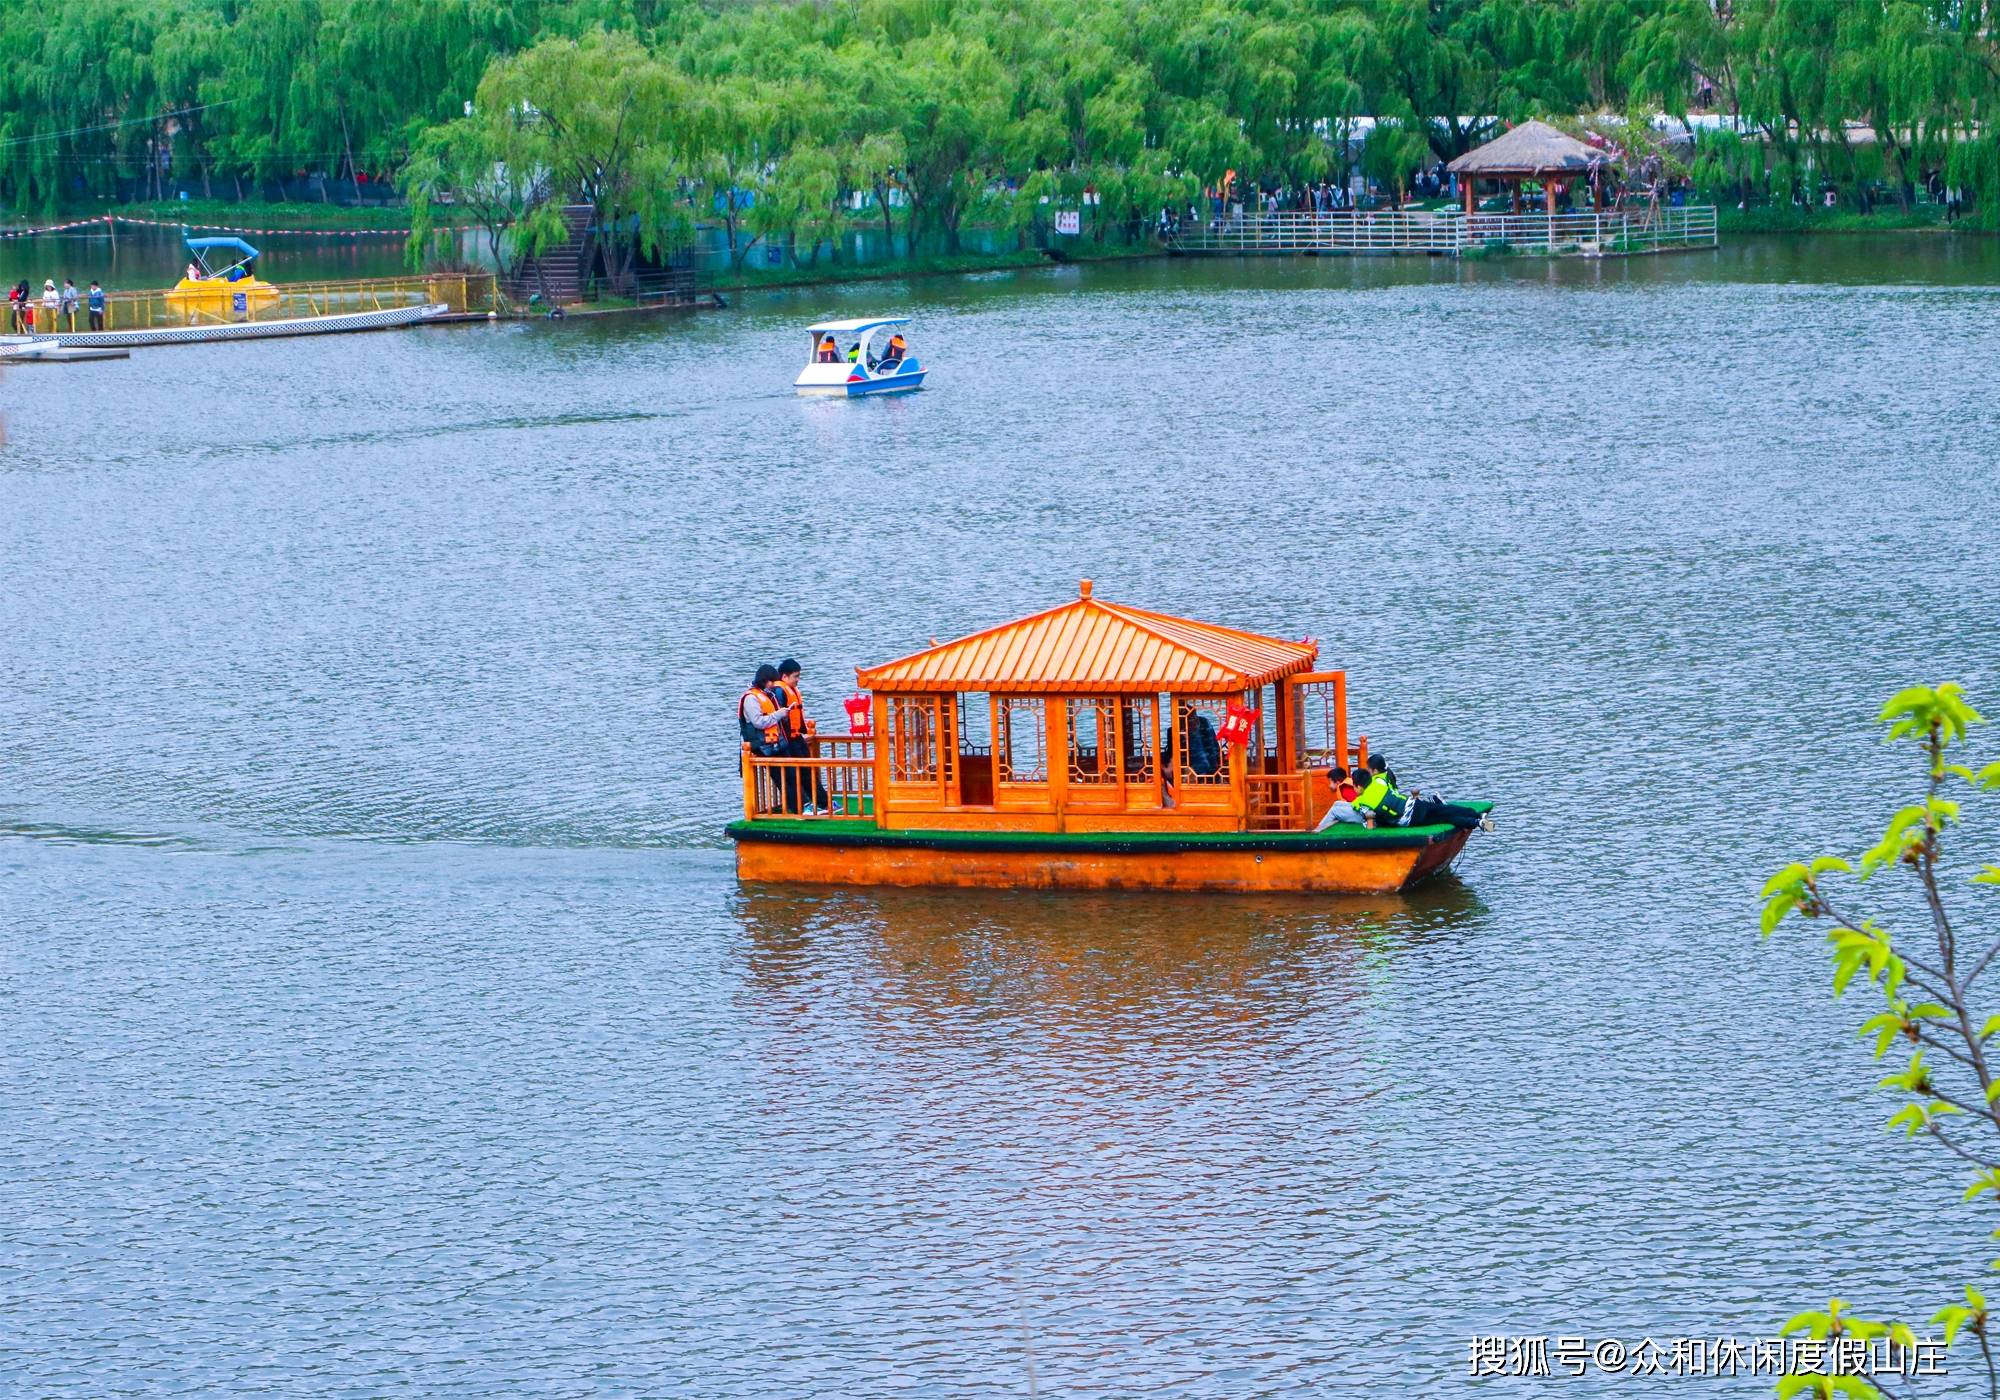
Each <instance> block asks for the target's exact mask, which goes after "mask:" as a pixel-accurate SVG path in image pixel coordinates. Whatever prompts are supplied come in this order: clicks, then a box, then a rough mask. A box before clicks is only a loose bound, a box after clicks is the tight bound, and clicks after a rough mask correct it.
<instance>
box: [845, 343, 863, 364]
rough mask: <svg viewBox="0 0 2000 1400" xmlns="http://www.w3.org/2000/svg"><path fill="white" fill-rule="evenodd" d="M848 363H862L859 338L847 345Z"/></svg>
mask: <svg viewBox="0 0 2000 1400" xmlns="http://www.w3.org/2000/svg"><path fill="white" fill-rule="evenodd" d="M847 363H849V364H850V365H858V364H860V363H861V342H860V341H858V340H857V341H855V342H854V343H853V344H852V345H850V346H848V347H847Z"/></svg>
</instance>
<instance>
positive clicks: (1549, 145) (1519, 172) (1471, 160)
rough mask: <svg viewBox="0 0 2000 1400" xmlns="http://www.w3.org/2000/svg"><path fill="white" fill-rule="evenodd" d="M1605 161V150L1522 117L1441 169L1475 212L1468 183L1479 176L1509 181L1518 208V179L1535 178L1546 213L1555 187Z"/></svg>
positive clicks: (1594, 169) (1598, 167)
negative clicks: (1454, 181)
mask: <svg viewBox="0 0 2000 1400" xmlns="http://www.w3.org/2000/svg"><path fill="white" fill-rule="evenodd" d="M1610 164H1611V152H1609V151H1601V150H1599V149H1598V148H1597V147H1595V146H1587V145H1585V144H1584V143H1583V142H1581V141H1579V140H1577V139H1576V138H1575V137H1574V136H1566V135H1564V134H1563V133H1562V132H1560V131H1557V130H1556V129H1555V128H1554V127H1552V126H1550V125H1549V124H1548V123H1547V122H1522V123H1521V124H1520V125H1519V126H1517V127H1515V128H1514V129H1513V130H1511V131H1508V132H1505V133H1503V134H1501V135H1500V136H1498V137H1495V138H1494V139H1493V140H1491V141H1488V142H1487V143H1486V144H1485V145H1483V146H1481V147H1479V149H1477V150H1474V151H1467V152H1466V153H1465V154H1464V155H1462V156H1460V157H1459V158H1458V159H1457V160H1455V161H1453V162H1452V163H1451V164H1450V165H1449V166H1447V167H1446V168H1447V169H1448V170H1450V171H1451V173H1452V174H1454V175H1456V176H1458V181H1459V186H1460V188H1462V189H1463V190H1464V191H1465V212H1466V213H1468V214H1470V213H1473V212H1474V211H1475V208H1476V202H1475V199H1474V196H1473V192H1472V191H1473V187H1474V185H1476V184H1477V183H1478V182H1479V181H1481V180H1498V181H1500V182H1501V183H1502V184H1506V185H1511V186H1512V187H1513V192H1514V209H1515V212H1516V213H1518V212H1520V208H1521V182H1522V181H1524V180H1539V181H1540V182H1541V185H1542V192H1543V194H1544V196H1545V197H1546V201H1547V207H1548V212H1549V213H1550V214H1551V215H1553V214H1554V213H1555V212H1556V192H1557V191H1558V190H1560V189H1562V188H1563V187H1564V186H1566V185H1568V184H1569V182H1570V181H1571V180H1579V179H1582V180H1587V179H1589V178H1590V177H1591V176H1592V175H1593V174H1595V173H1596V172H1598V171H1600V170H1604V169H1607V168H1608V167H1609V166H1610Z"/></svg>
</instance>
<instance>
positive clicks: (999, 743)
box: [993, 695, 1049, 783]
mask: <svg viewBox="0 0 2000 1400" xmlns="http://www.w3.org/2000/svg"><path fill="white" fill-rule="evenodd" d="M993 737H994V746H995V748H996V749H997V750H998V751H999V752H998V758H999V763H1000V781H1001V782H1003V783H1046V782H1047V781H1048V780H1049V742H1048V713H1047V710H1046V708H1045V702H1043V701H1042V700H1040V699H1038V698H1036V697H1034V696H1024V695H1009V696H1007V697H1005V698H1004V699H1002V700H1001V701H1000V732H999V733H998V734H996V735H994V736H993Z"/></svg>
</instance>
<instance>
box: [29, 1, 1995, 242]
mask: <svg viewBox="0 0 2000 1400" xmlns="http://www.w3.org/2000/svg"><path fill="white" fill-rule="evenodd" d="M1993 3H1994V0H1953V2H1952V3H1950V4H1941V3H1932V2H1931V0H1838V3H1835V2H1834V0H1734V3H1731V4H1727V5H1718V4H1714V3H1712V0H1563V3H1553V2H1552V0H822V3H816V4H813V5H790V4H778V3H762V4H754V3H753V4H736V5H727V6H723V5H712V6H700V5H696V4H693V3H688V0H678V2H677V3H670V0H262V2H261V3H259V4H255V5H248V4H243V3H240V0H69V2H68V3H66V4H64V5H63V6H61V7H59V9H58V11H56V12H50V11H48V10H47V9H46V7H44V8H41V9H38V8H36V7H33V6H24V5H16V6H8V7H4V8H0V54H4V56H5V58H6V60H7V61H6V62H5V63H4V64H0V204H5V205H7V206H9V207H11V208H13V209H15V210H28V211H51V210H53V209H54V208H56V206H58V205H72V206H74V205H84V204H89V203H91V202H93V201H101V200H103V199H105V198H108V197H113V196H122V197H126V198H131V197H134V196H138V197H143V198H171V197H172V196H173V195H175V194H177V193H179V192H180V191H181V190H186V191H188V192H189V193H190V194H196V195H199V196H201V197H204V198H223V199H231V198H233V199H236V200H242V199H244V198H251V197H255V196H257V195H258V194H259V193H260V192H262V191H263V190H266V189H268V188H269V186H268V183H267V182H269V181H272V180H275V179H283V178H289V177H293V176H296V175H299V174H304V173H312V172H321V173H326V174H329V175H332V176H335V177H339V178H351V177H353V176H356V175H360V174H367V175H370V176H371V177H373V178H377V179H381V178H385V177H388V178H396V177H400V178H401V179H402V182H403V183H404V185H405V186H406V187H407V188H413V189H414V188H416V187H419V186H420V187H423V188H424V189H426V190H427V191H428V197H429V198H430V200H431V202H432V203H433V204H436V205H439V206H440V207H441V206H442V203H443V202H444V201H445V200H446V199H448V198H456V196H457V195H458V193H459V191H458V188H457V186H458V184H459V183H465V182H477V180H478V179H480V178H482V177H481V176H480V175H479V172H478V168H477V167H476V166H475V165H473V164H472V163H471V162H472V160H473V159H474V157H475V155H476V154H477V153H478V152H479V150H480V148H481V147H482V146H485V145H490V144H491V143H492V141H493V140H494V139H495V138H497V137H500V136H503V135H509V136H512V137H514V138H517V143H518V144H534V141H533V139H532V138H533V136H534V133H532V132H528V131H514V132H511V133H509V132H506V131H504V130H503V129H501V128H500V127H499V126H496V125H493V124H491V123H482V124H481V127H480V129H479V130H478V131H477V132H473V133H467V132H464V131H459V132H455V133H453V134H450V135H445V136H440V135H439V134H438V131H439V129H440V128H442V127H449V126H452V125H454V124H456V123H457V122H459V121H462V120H465V117H464V104H465V103H466V102H468V101H474V100H477V101H478V104H479V106H480V107H482V108H483V107H484V106H485V105H486V102H485V98H484V97H483V96H482V94H483V93H485V92H487V91H488V88H487V85H488V84H492V83H495V82H498V83H501V84H502V85H503V86H511V87H512V88H513V89H514V90H516V91H525V90H526V89H527V88H532V87H535V86H537V85H540V84H548V85H551V94H550V96H551V100H550V102H549V103H547V104H534V105H536V106H538V107H539V108H540V109H541V110H548V111H552V110H554V106H555V104H556V102H557V100H558V98H559V97H560V95H561V94H562V93H564V91H565V90H566V89H565V83H566V82H567V83H569V84H570V87H569V88H568V89H567V90H568V93H569V96H570V98H572V99H574V98H575V97H576V96H577V94H576V92H575V90H574V85H575V84H576V83H580V82H581V81H582V78H581V77H580V76H579V75H580V74H582V73H583V72H586V71H587V72H590V73H592V74H594V75H595V77H594V78H593V81H595V80H599V79H602V80H608V81H612V82H613V83H614V86H615V85H616V84H617V83H621V82H628V81H629V87H628V88H626V89H624V91H625V94H626V96H629V97H631V98H633V99H634V101H633V105H632V108H631V110H632V112H633V114H634V115H635V116H636V115H637V114H638V113H639V112H640V111H641V110H642V109H647V108H649V107H650V108H651V109H652V112H651V117H652V119H657V120H658V121H660V122H663V123H664V124H665V129H662V130H654V131H647V132H644V133H641V134H638V135H633V134H632V133H630V132H627V133H624V134H623V135H624V136H625V137H630V139H631V141H632V142H633V144H632V145H631V146H629V147H628V149H627V151H626V156H627V158H628V164H627V166H626V167H625V173H626V174H627V176H628V177H629V180H630V184H629V187H628V188H627V189H625V190H623V191H621V192H614V193H613V194H611V195H609V196H607V197H606V198H607V202H608V205H615V206H621V207H624V208H625V209H626V211H627V213H628V215H631V216H636V217H637V218H638V219H639V220H640V222H641V224H642V225H646V226H648V227H650V228H651V229H652V230H653V232H654V234H659V233H664V231H665V230H666V226H667V224H668V223H670V222H671V220H670V219H668V218H667V217H666V216H665V215H663V214H661V213H660V212H659V211H658V210H656V209H655V210H649V209H647V208H645V207H643V206H645V205H646V204H648V203H649V202H652V203H657V202H658V201H659V200H661V199H663V198H666V197H667V196H668V195H672V196H676V197H679V198H680V199H681V201H682V204H683V207H684V208H686V209H688V210H693V209H696V208H699V209H700V210H701V212H702V215H703V217H707V216H708V215H709V214H710V213H711V212H713V210H712V208H711V206H710V204H709V201H710V200H712V199H713V197H714V196H716V195H718V194H720V195H722V196H724V203H725V206H726V207H725V208H724V209H723V210H722V211H721V212H722V214H723V215H724V216H725V220H726V221H727V222H729V223H730V225H731V233H732V236H734V235H736V234H738V233H740V234H741V235H742V236H743V238H744V239H746V240H749V241H752V242H754V241H755V240H759V239H769V240H778V239H783V240H785V241H786V242H787V244H788V246H796V247H798V248H802V249H806V250H807V253H806V255H807V256H809V257H810V256H815V255H816V254H815V252H814V251H813V250H816V249H817V248H818V247H819V246H820V244H821V242H822V241H823V239H822V238H820V237H819V236H818V235H823V234H825V233H827V232H828V225H827V222H826V221H827V220H828V219H829V218H830V217H831V216H832V206H833V202H834V201H833V199H827V200H822V198H821V196H822V195H824V194H825V188H824V185H825V179H824V177H825V173H826V169H827V167H828V165H829V164H830V165H831V168H832V169H833V171H834V172H835V180H836V185H837V189H836V193H835V197H834V198H836V199H837V198H838V196H839V195H840V194H844V193H845V192H847V191H849V190H855V191H864V192H867V193H870V194H873V195H874V196H875V197H876V198H875V217H879V218H881V219H882V220H883V222H884V227H885V229H888V230H890V231H898V230H896V229H895V221H896V218H897V217H898V216H900V218H901V219H902V221H903V226H902V228H901V229H900V230H899V231H900V232H902V233H904V234H911V235H919V236H925V237H928V238H930V239H932V240H934V241H936V242H939V243H941V244H942V245H943V246H944V247H946V248H947V249H949V248H951V247H954V246H955V245H956V243H957V240H958V235H959V230H960V228H961V227H963V225H964V222H965V220H966V219H967V218H968V217H975V216H976V217H979V218H982V219H985V218H991V219H992V220H993V221H995V222H997V223H999V224H1001V225H1002V226H1007V227H1015V228H1025V227H1026V226H1027V225H1028V224H1029V223H1031V222H1033V221H1034V220H1035V219H1036V218H1038V217H1039V213H1038V212H1037V211H1039V210H1040V209H1041V208H1042V206H1041V204H1040V201H1041V199H1042V198H1043V197H1044V196H1047V197H1048V199H1049V200H1050V203H1051V205H1055V204H1062V205H1065V206H1068V207H1075V206H1076V205H1077V204H1079V203H1080V204H1082V206H1083V207H1084V208H1086V209H1088V210H1089V211H1090V212H1091V217H1092V218H1093V219H1095V220H1096V221H1098V229H1097V230H1096V231H1097V232H1102V230H1103V228H1104V227H1105V226H1118V225H1123V224H1128V223H1131V222H1133V221H1135V220H1139V219H1143V218H1147V217H1150V216H1152V215H1154V214H1156V213H1157V212H1158V209H1159V207H1160V206H1161V205H1162V204H1173V203H1178V202H1180V201H1182V200H1184V199H1185V198H1187V197H1188V196H1190V195H1191V194H1192V193H1193V192H1195V191H1197V190H1199V189H1200V188H1201V187H1202V186H1204V185H1209V184H1214V183H1217V182H1219V181H1220V180H1221V179H1222V178H1223V177H1224V175H1225V174H1226V173H1227V172H1231V171H1233V172H1235V173H1236V176H1237V178H1238V180H1239V181H1240V182H1241V183H1242V184H1243V185H1246V186H1251V187H1256V188H1263V189H1270V188H1274V187H1277V186H1280V185H1291V186H1297V185H1300V184H1302V183H1306V182H1311V181H1317V180H1319V179H1324V178H1336V179H1338V178H1342V177H1344V176H1345V175H1347V174H1348V173H1349V172H1348V170H1347V164H1348V162H1349V160H1350V147H1349V144H1348V140H1347V138H1348V137H1349V136H1350V135H1352V134H1353V133H1355V132H1357V131H1358V130H1360V123H1361V122H1362V119H1364V118H1374V119H1376V120H1377V123H1378V124H1376V125H1375V126H1373V128H1372V130H1371V133H1370V135H1369V137H1368V140H1367V141H1366V143H1365V146H1364V147H1363V152H1362V156H1361V159H1362V162H1363V164H1364V165H1365V167H1366V168H1367V170H1368V171H1369V172H1370V173H1371V174H1373V175H1374V176H1375V178H1377V179H1378V180H1380V181H1381V182H1382V183H1383V184H1384V185H1385V186H1394V185H1396V184H1398V183H1399V182H1402V181H1404V180H1406V179H1407V177H1408V175H1409V173H1410V171H1411V169H1412V168H1414V167H1415V166H1417V165H1419V164H1425V163H1428V162H1429V161H1430V160H1432V159H1435V158H1449V157H1451V156H1455V155H1458V154H1460V153H1462V152H1463V151H1465V150H1466V149H1468V148H1469V147H1470V146H1471V145H1473V144H1475V143H1476V142H1477V141H1479V140H1482V139H1484V138H1485V137H1486V136H1487V135H1489V134H1491V131H1492V129H1493V127H1494V124H1495V123H1496V122H1500V121H1514V120H1518V119H1521V118H1524V117H1528V116H1544V117H1552V118H1574V117H1576V116H1578V115H1579V114H1586V115H1589V116H1592V117H1595V116H1597V115H1600V114H1617V115H1623V116H1624V117H1626V118H1627V121H1626V129H1627V131H1628V132H1629V133H1630V134H1631V136H1632V138H1633V139H1634V140H1640V139H1641V137H1642V133H1643V132H1644V131H1645V130H1646V129H1648V124H1649V123H1650V121H1651V119H1652V117H1653V115H1654V114H1656V113H1666V114H1668V115H1669V116H1670V117H1686V116H1687V115H1688V114H1689V113H1690V112H1691V111H1692V110H1693V109H1694V107H1695V106H1696V96H1697V89H1700V91H1701V92H1702V93H1703V94H1704V95H1705V94H1708V93H1710V92H1712V94H1713V98H1714V110H1716V111H1719V112H1723V113H1727V114H1730V115H1731V116H1733V117H1735V118H1736V119H1737V120H1736V122H1735V123H1733V124H1730V125H1725V126H1724V127H1723V128H1722V129H1719V130H1717V129H1704V132H1703V135H1702V137H1701V140H1700V141H1699V143H1698V144H1697V146H1696V148H1695V151H1694V158H1693V167H1694V173H1695V177H1696V179H1697V180H1698V181H1699V182H1701V183H1702V184H1703V185H1704V186H1706V187H1708V188H1710V189H1712V190H1715V191H1717V192H1718V193H1721V194H1725V195H1728V196H1732V197H1730V198H1727V199H1726V200H1725V201H1724V202H1726V203H1729V204H1735V203H1737V202H1739V201H1743V202H1746V203H1747V202H1766V201H1767V202H1769V203H1770V204H1772V205H1775V206H1777V207H1779V208H1782V209H1803V208H1806V207H1811V208H1813V209H1818V208H1819V207H1820V203H1821V200H1820V196H1821V195H1822V194H1823V192H1824V191H1825V190H1827V189H1833V190H1835V191H1837V192H1838V194H1839V196H1840V202H1841V204H1842V205H1843V207H1846V208H1849V209H1850V210H1852V211H1854V212H1859V213H1866V212H1868V211H1869V210H1871V209H1872V208H1873V207H1874V205H1875V203H1876V201H1877V200H1878V199H1881V198H1884V197H1886V198H1888V199H1890V200H1891V201H1893V202H1894V203H1895V204H1896V205H1897V206H1898V207H1899V208H1902V209H1904V210H1905V211H1907V210H1908V209H1909V208H1910V207H1912V199H1911V195H1912V191H1913V189H1914V188H1915V186H1916V184H1917V182H1918V181H1920V180H1922V179H1924V178H1925V177H1927V176H1929V175H1930V174H1931V173H1933V172H1940V171H1941V172H1943V173H1944V176H1945V178H1946V179H1948V180H1950V181H1951V182H1953V183H1954V184H1957V185H1959V186H1961V187H1963V188H1964V189H1966V190H1969V191H1970V192H1971V193H1972V195H1973V202H1974V207H1975V209H1976V211H1977V212H1976V217H1977V218H1978V219H1980V220H1983V221H2000V112H1996V111H1995V107H1996V103H2000V24H1996V22H1995V15H1994V13H1993ZM566 68H569V69H573V70H574V72H573V74H572V75H571V76H570V77H569V78H567V79H566V78H565V73H564V70H565V69H566ZM627 70H629V72H628V71H627ZM670 80H671V81H670ZM676 82H677V84H678V86H677V87H676V85H675V84H676ZM668 88H674V90H673V91H671V92H669V91H667V89H668ZM619 106H620V101H607V103H606V104H604V110H605V111H607V112H609V111H612V110H615V109H617V108H618V107H619ZM483 115H484V113H483V112H480V113H475V116H476V117H479V116H483ZM1634 117H1637V118H1640V120H1638V121H1633V120H1631V118H1634ZM599 134H600V135H601V134H604V133H601V132H600V133H599ZM795 150H796V151H798V152H800V153H801V154H800V155H799V157H798V159H797V160H796V161H794V160H792V159H791V157H792V153H793V152H794V151H795ZM413 167H414V168H413ZM544 173H549V174H552V175H555V176H557V177H558V178H569V177H576V178H580V176H579V174H578V171H577V170H575V169H570V170H568V171H567V172H565V171H564V170H561V169H553V170H551V171H549V172H543V171H541V170H521V171H520V172H519V176H518V178H519V179H520V180H522V181H526V182H528V183H532V182H534V181H535V180H537V179H538V178H540V176H541V175H542V174H544ZM682 176H686V177H687V178H688V179H689V180H690V181H698V182H699V183H700V184H701V186H702V190H701V199H700V200H699V201H697V200H695V199H694V198H693V197H692V196H693V195H694V193H695V192H694V191H693V190H692V189H691V188H689V187H688V186H686V185H683V184H682V183H681V177H682ZM662 177H672V178H665V179H663V178H662ZM651 181H659V182H660V183H659V184H658V187H657V188H658V193H655V194H649V193H647V192H646V189H645V186H646V184H647V182H651ZM1030 182H1034V185H1035V191H1036V192H1035V194H1034V196H1033V198H1032V200H1031V201H1030V204H1031V208H1030V209H1029V210H1028V211H1027V212H1026V213H1023V212H1022V211H1021V210H1020V209H1018V208H1015V207H1012V206H1009V205H1006V204H1004V203H1002V202H996V201H1004V200H1005V199H1006V198H1009V197H1013V192H1015V191H1019V190H1022V189H1024V188H1025V187H1026V186H1027V185H1028V184H1029V183H1030ZM767 184H768V185H769V187H770V192H771V196H772V198H773V200H774V201H776V203H777V204H778V205H779V206H780V207H782V208H783V209H785V210H788V211H790V212H791V213H792V214H794V215H796V219H795V220H794V221H793V222H792V223H790V224H788V225H785V226H783V227H779V226H778V224H779V223H780V222H782V221H780V220H777V219H776V218H775V216H760V217H759V218H758V219H756V220H751V219H750V218H749V217H748V215H749V211H750V210H751V209H753V208H755V207H756V206H757V202H758V201H757V193H758V192H759V191H761V190H763V189H765V188H766V186H767ZM892 189H894V190H895V191H896V192H897V193H896V203H895V207H894V208H893V209H892V207H891V200H890V193H891V190H892ZM1085 191H1091V192H1094V193H1095V194H1096V196H1097V198H1098V202H1097V203H1094V204H1091V203H1087V202H1084V201H1082V199H1081V197H1082V195H1083V194H1084V193H1085ZM1884 191H1886V192H1887V194H1886V196H1885V195H1884V194H1883V192H1884ZM486 193H487V194H494V193H502V192H500V191H493V190H489V191H487V192H486ZM553 193H556V194H560V195H562V196H563V197H568V196H569V194H570V193H572V192H568V191H553ZM1988 196H1991V197H1988ZM413 197H415V196H413ZM475 197H476V196H475ZM598 197H599V196H598V194H597V193H596V192H593V193H591V194H590V196H589V198H590V200H591V202H593V203H595V202H597V200H598ZM808 224H810V225H812V226H811V227H808ZM648 236H652V235H648Z"/></svg>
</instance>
